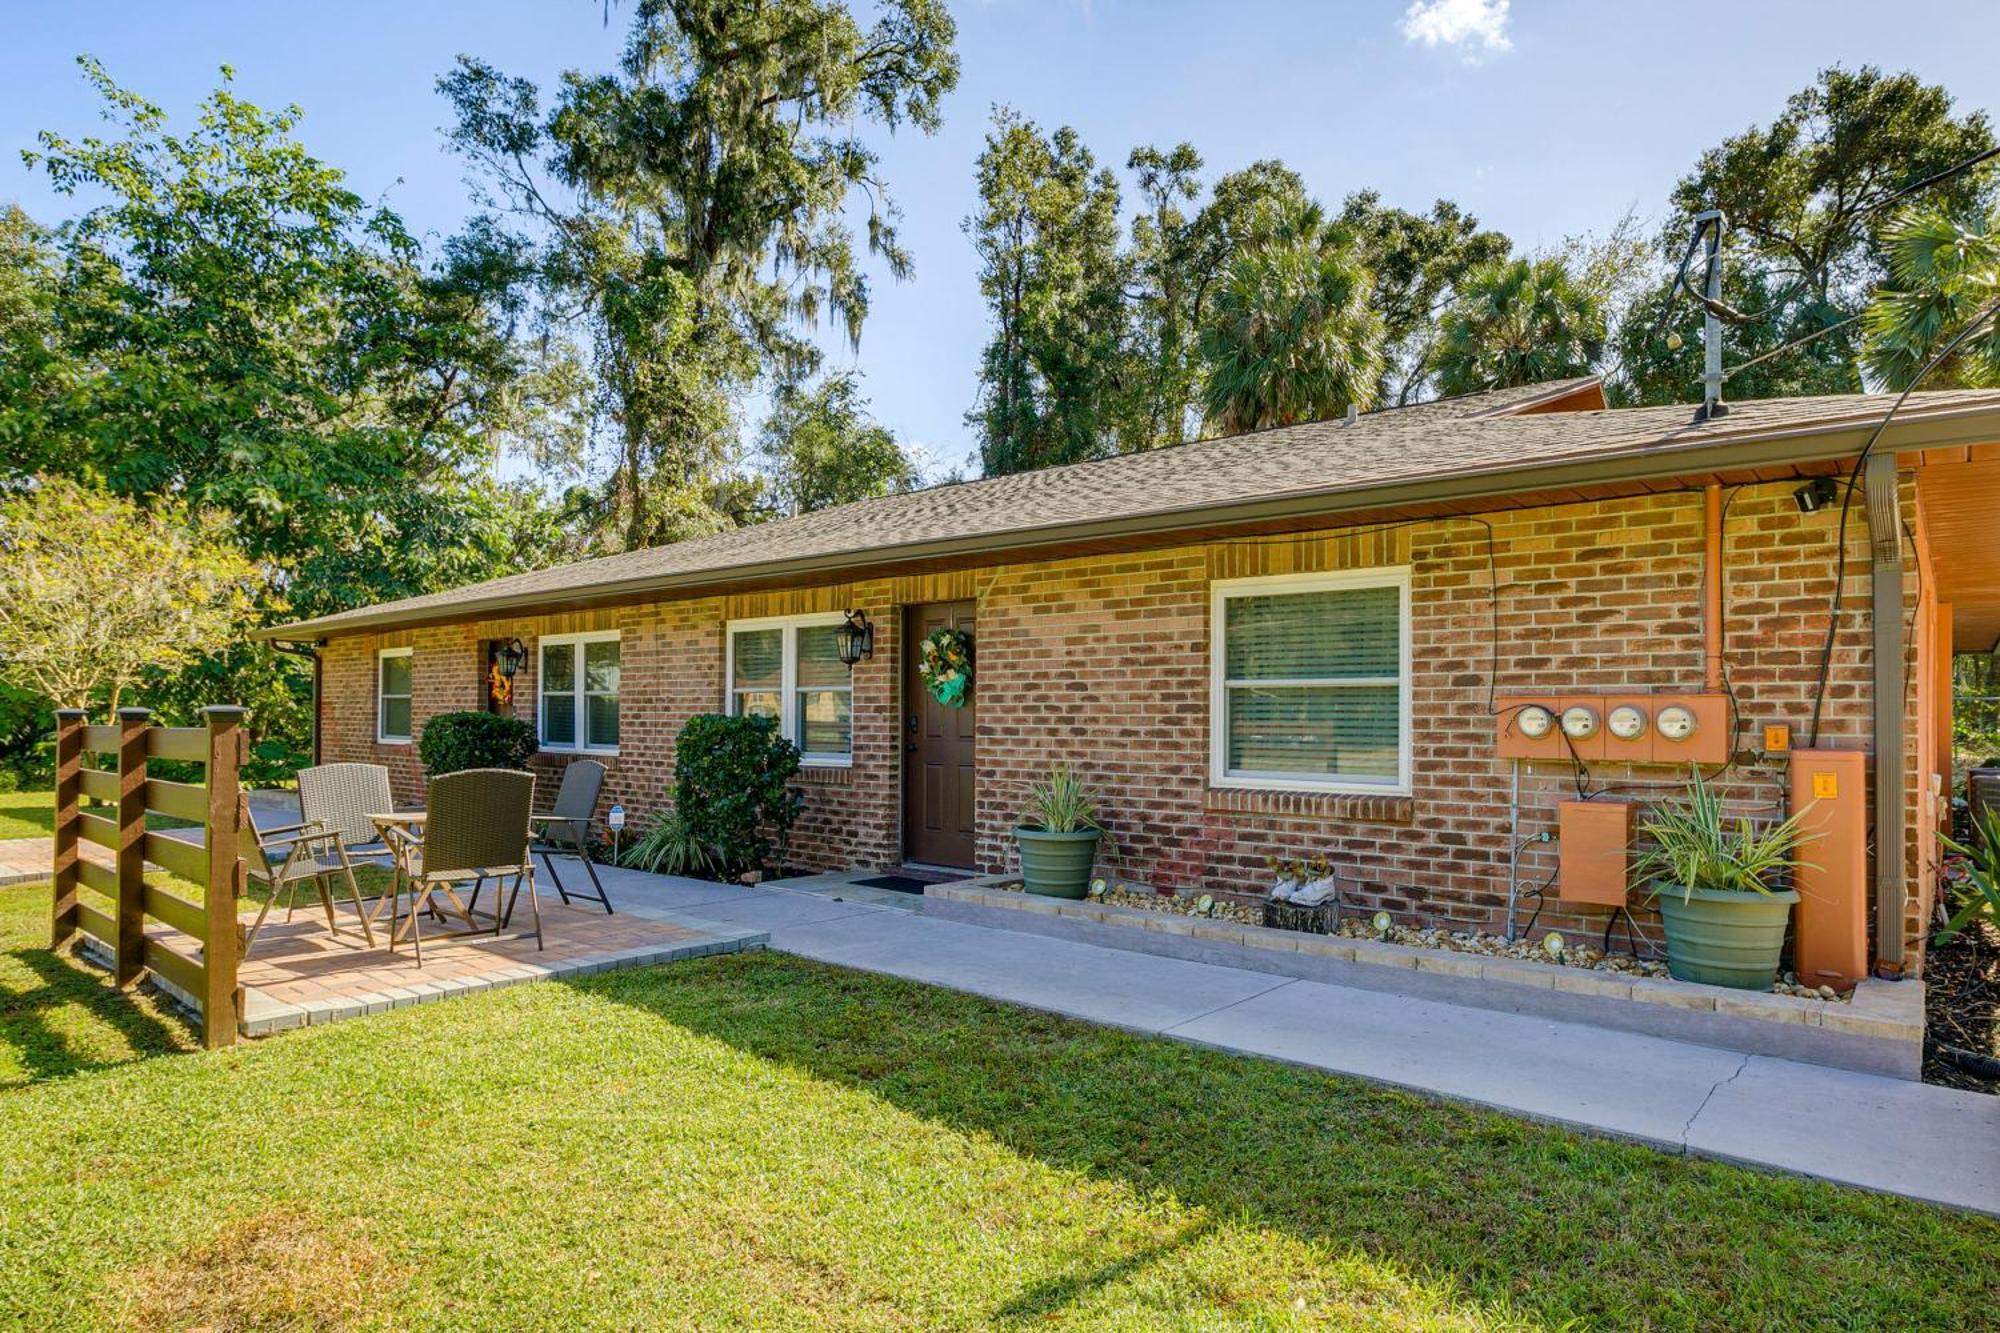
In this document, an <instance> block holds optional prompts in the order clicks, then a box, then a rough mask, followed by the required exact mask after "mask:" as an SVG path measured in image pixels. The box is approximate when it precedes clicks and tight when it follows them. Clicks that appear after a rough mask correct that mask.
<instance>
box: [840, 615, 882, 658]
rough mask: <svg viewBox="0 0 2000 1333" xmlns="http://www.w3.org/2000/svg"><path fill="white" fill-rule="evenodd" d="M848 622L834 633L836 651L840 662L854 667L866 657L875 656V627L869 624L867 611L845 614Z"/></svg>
mask: <svg viewBox="0 0 2000 1333" xmlns="http://www.w3.org/2000/svg"><path fill="white" fill-rule="evenodd" d="M842 614H844V615H845V616H846V617H847V620H846V621H845V622H844V623H843V624H842V625H841V626H840V628H839V629H837V630H835V631H834V632H833V638H834V651H835V652H837V653H838V654H839V655H840V660H841V661H842V662H845V663H846V664H847V665H848V666H853V665H855V664H856V663H858V662H859V661H861V659H862V658H864V657H873V656H874V655H875V627H874V626H873V625H871V624H869V623H868V613H867V612H866V611H847V612H843V613H842Z"/></svg>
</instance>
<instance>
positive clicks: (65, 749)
mask: <svg viewBox="0 0 2000 1333" xmlns="http://www.w3.org/2000/svg"><path fill="white" fill-rule="evenodd" d="M83 723H84V712H83V710H82V709H81V708H58V709H57V710H56V825H55V845H56V854H55V874H54V876H53V893H54V897H53V898H52V900H51V903H50V913H49V947H50V948H51V949H59V948H61V947H62V946H63V945H64V944H66V943H68V942H69V939H70V937H71V936H73V935H75V934H76V857H77V846H76V841H77V834H78V831H79V830H80V829H81V828H82V826H83V820H82V818H81V817H80V816H81V813H82V798H83V776H82V769H83Z"/></svg>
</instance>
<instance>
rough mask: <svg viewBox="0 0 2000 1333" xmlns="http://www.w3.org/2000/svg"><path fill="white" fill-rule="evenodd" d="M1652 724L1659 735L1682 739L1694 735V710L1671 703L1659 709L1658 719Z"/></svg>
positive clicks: (1677, 739) (1674, 739) (1673, 739)
mask: <svg viewBox="0 0 2000 1333" xmlns="http://www.w3.org/2000/svg"><path fill="white" fill-rule="evenodd" d="M1654 725H1656V726H1658V727H1659V729H1660V735H1662V736H1664V737H1665V738H1666V739H1668V740H1670V741H1684V740H1686V739H1687V738H1688V737H1690V736H1692V735H1694V712H1693V710H1691V709H1687V708H1683V707H1681V706H1680V705H1679V704H1672V705H1670V706H1668V707H1666V708H1662V709H1661V710H1660V719H1659V721H1658V722H1657V723H1655V724H1654Z"/></svg>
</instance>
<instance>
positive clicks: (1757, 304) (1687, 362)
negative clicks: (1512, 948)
mask: <svg viewBox="0 0 2000 1333" xmlns="http://www.w3.org/2000/svg"><path fill="white" fill-rule="evenodd" d="M1683 243H1685V242H1683ZM1694 276H1695V278H1696V279H1697V280H1698V279H1699V276H1700V275H1699V270H1698V268H1697V270H1696V271H1695V274H1694ZM1782 289H1783V288H1782V284H1781V285H1779V286H1777V287H1774V286H1773V284H1772V282H1771V281H1770V280H1767V279H1766V278H1765V277H1764V276H1763V275H1762V274H1760V273H1757V272H1755V271H1752V272H1744V271H1741V270H1740V269H1737V268H1735V267H1732V266H1729V265H1725V266H1724V268H1723V275H1722V299H1723V300H1724V301H1725V302H1727V303H1728V304H1729V305H1731V306H1733V307H1735V308H1737V309H1739V310H1749V311H1769V312H1770V314H1769V315H1768V317H1766V318H1763V319H1755V320H1750V321H1748V322H1746V323H1737V322H1732V321H1724V323H1723V325H1722V364H1723V365H1724V366H1725V367H1729V368H1734V367H1742V368H1743V369H1741V370H1740V371H1737V372H1735V373H1732V374H1731V375H1730V378H1729V382H1728V385H1727V388H1726V391H1725V392H1726V396H1727V397H1730V398H1738V399H1751V398H1787V397H1801V396H1807V395H1812V394H1829V393H1856V392H1859V391H1860V389H1861V377H1860V374H1859V373H1858V371H1857V368H1856V365H1855V348H1856V345H1857V339H1856V338H1855V336H1854V333H1853V330H1851V329H1845V330H1841V331H1840V332H1836V333H1831V334H1827V335H1825V336H1823V337H1817V338H1814V340H1813V341H1811V342H1809V343H1806V344H1805V345H1804V346H1801V347H1794V348H1791V349H1790V350H1789V351H1785V352H1781V353H1778V355H1775V356H1769V354H1770V353H1774V352H1778V349H1779V348H1781V347H1784V346H1785V345H1786V344H1787V343H1790V342H1794V341H1797V340H1799V339H1801V338H1805V337H1808V336H1810V335H1813V334H1816V333H1818V332H1819V331H1820V330H1822V329H1827V328H1830V327H1832V326H1834V325H1836V324H1838V323H1839V322H1840V321H1841V320H1842V319H1845V318H1847V315H1846V314H1845V313H1843V312H1842V311H1841V309H1839V308H1838V307H1835V306H1824V305H1820V304H1818V303H1816V302H1814V301H1813V300H1811V299H1805V300H1794V301H1791V302H1787V303H1779V302H1778V300H1777V298H1778V295H1779V293H1780V291H1781V290H1782ZM1670 300H1672V294H1671V292H1670V291H1669V289H1668V288H1666V287H1665V286H1660V287H1656V288H1654V289H1653V290H1651V291H1648V292H1646V293H1644V294H1643V295H1641V296H1640V297H1639V298H1638V299H1637V300H1636V301H1634V302H1633V304H1632V308H1631V309H1630V311H1628V312H1627V314H1626V316H1625V319H1624V321H1623V323H1622V324H1621V325H1620V327H1619V331H1618V357H1617V360H1618V364H1619V377H1618V381H1617V383H1615V384H1614V385H1613V386H1612V392H1613V398H1614V401H1615V402H1616V403H1617V404H1618V405H1633V404H1662V403H1685V402H1693V401H1697V400H1699V399H1700V397H1701V373H1702V313H1701V309H1700V307H1699V306H1697V305H1696V304H1695V303H1694V302H1693V301H1690V300H1689V299H1688V298H1687V295H1686V294H1685V293H1683V294H1682V295H1681V296H1680V298H1679V299H1678V300H1675V301H1673V308H1674V315H1673V317H1672V318H1671V319H1669V320H1668V321H1667V323H1666V324H1665V325H1664V326H1662V325H1661V323H1660V312H1661V311H1662V310H1663V309H1664V308H1665V307H1666V305H1667V303H1668V302H1669V301H1670ZM1676 340H1677V341H1678V342H1679V344H1680V345H1679V346H1678V347H1676V346H1674V345H1673V343H1674V341H1676ZM1766 356H1769V359H1768V360H1762V361H1758V360H1757V358H1759V357H1766ZM1752 361H1756V362H1757V364H1755V365H1750V364H1748V363H1750V362H1752Z"/></svg>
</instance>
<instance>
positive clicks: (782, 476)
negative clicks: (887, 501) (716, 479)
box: [760, 375, 917, 518]
mask: <svg viewBox="0 0 2000 1333" xmlns="http://www.w3.org/2000/svg"><path fill="white" fill-rule="evenodd" d="M760 452H761V454H762V458H763V465H764V478H765V485H766V493H767V495H768V496H769V498H770V501H771V503H772V505H773V507H774V508H775V509H776V511H777V513H778V514H779V515H780V516H782V517H786V518H789V517H792V516H795V515H798V514H809V513H812V512H813V511H814V510H816V509H829V508H831V507H833V506H834V505H841V504H848V503H850V502H852V501H855V500H866V499H870V498H872V497H874V496H877V495H888V494H890V493H891V492H893V491H907V490H909V489H910V488H911V487H913V486H915V485H916V483H917V470H916V467H915V466H914V465H913V464H912V463H911V462H910V459H909V457H908V455H906V454H905V453H904V452H903V451H902V449H901V448H900V447H899V446H898V445H897V444H896V437H895V436H894V435H893V434H892V433H890V431H889V429H888V427H886V426H883V425H881V424H879V423H878V422H876V421H875V420H874V418H872V417H871V416H869V415H868V400H867V399H865V398H863V397H862V396H861V389H860V386H859V384H858V383H856V380H855V377H854V376H853V375H829V376H827V377H826V378H825V379H823V380H821V381H820V382H819V383H818V384H816V385H812V386H810V387H808V386H806V385H801V384H782V385H780V386H779V387H778V391H777V393H776V394H775V395H774V396H773V399H772V403H771V415H770V417H769V418H768V419H767V420H766V421H765V423H764V430H763V434H762V437H761V440H760Z"/></svg>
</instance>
